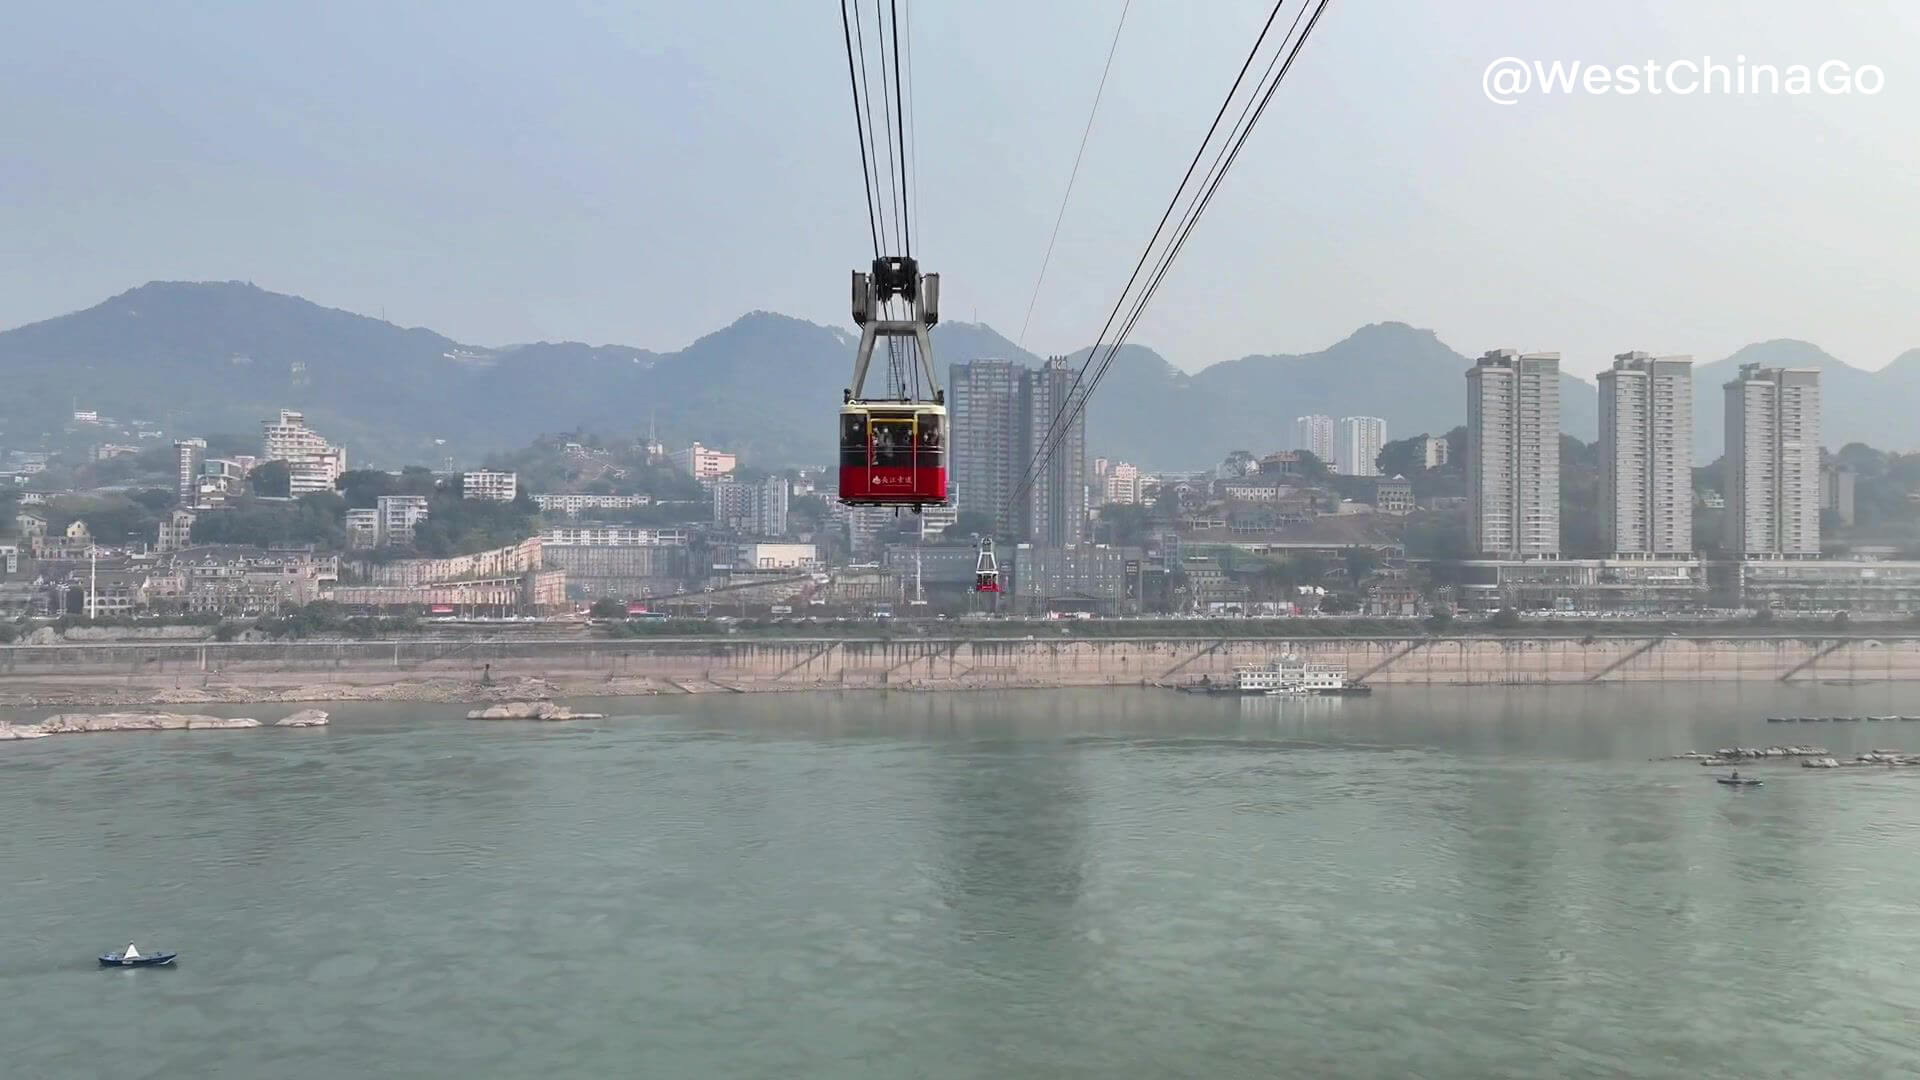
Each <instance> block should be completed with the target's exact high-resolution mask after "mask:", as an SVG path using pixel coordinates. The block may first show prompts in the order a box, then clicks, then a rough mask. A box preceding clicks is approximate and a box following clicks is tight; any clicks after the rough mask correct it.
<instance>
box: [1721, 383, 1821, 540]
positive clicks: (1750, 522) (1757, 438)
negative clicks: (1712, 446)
mask: <svg viewBox="0 0 1920 1080" xmlns="http://www.w3.org/2000/svg"><path fill="white" fill-rule="evenodd" d="M1724 389H1725V391H1726V406H1727V452H1726V479H1727V484H1726V487H1727V490H1726V499H1727V524H1726V528H1727V552H1728V554H1730V555H1733V556H1736V557H1745V558H1765V557H1768V556H1780V555H1801V556H1811V555H1818V554H1820V371H1819V369H1817V368H1768V367H1761V366H1760V365H1759V364H1742V365H1740V375H1739V377H1738V378H1736V379H1734V380H1733V381H1732V382H1730V383H1727V384H1726V386H1725V388H1724Z"/></svg>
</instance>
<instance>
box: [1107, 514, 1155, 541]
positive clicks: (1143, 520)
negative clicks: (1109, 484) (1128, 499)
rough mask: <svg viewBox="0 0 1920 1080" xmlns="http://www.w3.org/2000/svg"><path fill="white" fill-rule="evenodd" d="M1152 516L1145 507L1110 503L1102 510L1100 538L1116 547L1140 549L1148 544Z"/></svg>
mask: <svg viewBox="0 0 1920 1080" xmlns="http://www.w3.org/2000/svg"><path fill="white" fill-rule="evenodd" d="M1151 524H1152V520H1151V516H1150V515H1149V514H1148V512H1147V508H1146V507H1144V506H1137V505H1132V504H1128V503H1108V504H1107V505H1105V506H1103V507H1101V508H1100V520H1099V531H1100V534H1101V536H1100V538H1101V539H1102V540H1103V541H1104V542H1106V543H1108V544H1112V545H1114V546H1116V547H1138V546H1140V545H1141V544H1144V543H1146V540H1147V529H1148V527H1149V526H1150V525H1151Z"/></svg>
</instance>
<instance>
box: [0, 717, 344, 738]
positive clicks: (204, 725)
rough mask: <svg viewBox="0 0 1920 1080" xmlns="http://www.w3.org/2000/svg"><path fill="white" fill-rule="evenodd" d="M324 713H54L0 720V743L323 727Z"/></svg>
mask: <svg viewBox="0 0 1920 1080" xmlns="http://www.w3.org/2000/svg"><path fill="white" fill-rule="evenodd" d="M326 724H327V714H326V713H325V712H323V711H322V710H320V709H301V710H300V711H299V712H296V713H293V714H291V715H289V716H286V717H283V718H281V719H279V720H275V721H274V722H273V723H272V724H271V725H263V724H262V723H261V722H260V721H258V720H255V719H253V718H252V717H248V716H205V715H201V714H198V713H130V712H122V713H56V714H55V715H53V716H49V717H47V718H46V719H45V720H42V721H40V722H39V723H36V724H12V723H7V722H5V721H0V742H5V741H17V740H20V739H44V738H47V737H48V736H51V735H83V734H89V733H94V732H104V731H232V730H235V729H241V728H257V727H263V726H270V727H324V726H325V725H326Z"/></svg>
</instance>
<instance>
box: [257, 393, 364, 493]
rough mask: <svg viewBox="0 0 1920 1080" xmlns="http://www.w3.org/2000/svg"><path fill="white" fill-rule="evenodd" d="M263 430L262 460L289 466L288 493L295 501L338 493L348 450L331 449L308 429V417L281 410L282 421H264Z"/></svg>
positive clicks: (314, 432)
mask: <svg viewBox="0 0 1920 1080" xmlns="http://www.w3.org/2000/svg"><path fill="white" fill-rule="evenodd" d="M260 427H261V431H262V434H263V435H264V436H265V441H266V452H265V454H263V455H262V460H264V461H284V462H286V463H287V471H288V473H289V474H290V476H291V480H290V483H289V492H288V493H289V494H291V495H292V496H293V497H294V498H296V499H297V498H299V497H300V496H302V495H308V494H311V493H313V492H316V491H332V490H334V481H336V480H338V479H340V474H341V473H343V472H346V471H347V451H346V448H345V447H339V446H332V445H329V444H328V442H327V440H326V439H325V438H323V437H321V435H320V433H319V432H317V431H314V430H313V429H312V428H310V427H308V426H307V418H306V414H304V413H298V412H294V411H292V410H290V409H281V410H280V416H279V418H278V419H275V420H263V421H261V424H260Z"/></svg>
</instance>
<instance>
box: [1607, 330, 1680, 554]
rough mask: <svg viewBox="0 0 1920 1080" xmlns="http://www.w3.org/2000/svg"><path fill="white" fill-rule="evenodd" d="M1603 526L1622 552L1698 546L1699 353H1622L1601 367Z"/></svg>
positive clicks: (1675, 550)
mask: <svg viewBox="0 0 1920 1080" xmlns="http://www.w3.org/2000/svg"><path fill="white" fill-rule="evenodd" d="M1600 468H1601V481H1602V487H1601V496H1600V521H1601V528H1602V529H1603V530H1604V532H1605V535H1606V536H1607V537H1608V540H1607V543H1608V545H1609V549H1610V550H1611V551H1612V552H1613V553H1614V556H1615V557H1616V558H1632V557H1635V556H1647V555H1662V556H1674V555H1690V554H1692V553H1693V358H1692V357H1690V356H1662V357H1658V358H1656V357H1654V356H1652V355H1650V354H1648V353H1643V352H1627V353H1621V354H1619V355H1618V356H1616V357H1614V359H1613V367H1612V369H1610V370H1608V371H1603V372H1601V373H1600Z"/></svg>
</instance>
